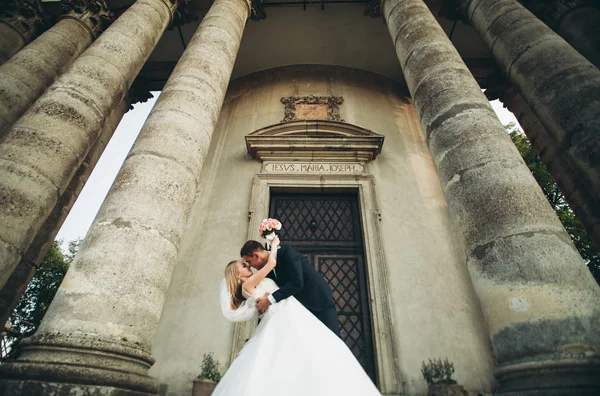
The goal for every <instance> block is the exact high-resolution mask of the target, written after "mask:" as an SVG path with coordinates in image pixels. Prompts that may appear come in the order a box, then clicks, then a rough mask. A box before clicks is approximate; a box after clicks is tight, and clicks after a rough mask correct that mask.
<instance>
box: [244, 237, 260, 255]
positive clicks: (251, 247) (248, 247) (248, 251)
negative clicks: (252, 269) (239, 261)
mask: <svg viewBox="0 0 600 396" xmlns="http://www.w3.org/2000/svg"><path fill="white" fill-rule="evenodd" d="M261 250H265V247H264V246H263V245H262V243H260V242H258V241H252V240H250V241H248V242H246V243H244V246H242V250H240V256H241V257H244V256H252V253H254V252H258V251H261Z"/></svg>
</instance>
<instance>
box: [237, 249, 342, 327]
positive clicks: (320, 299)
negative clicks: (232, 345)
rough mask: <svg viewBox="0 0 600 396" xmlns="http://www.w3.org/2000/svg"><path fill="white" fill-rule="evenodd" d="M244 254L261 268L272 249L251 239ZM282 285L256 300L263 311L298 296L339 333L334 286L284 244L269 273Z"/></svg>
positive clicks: (243, 250)
mask: <svg viewBox="0 0 600 396" xmlns="http://www.w3.org/2000/svg"><path fill="white" fill-rule="evenodd" d="M240 255H241V256H242V258H243V260H244V261H245V262H246V263H248V264H249V265H250V266H251V267H252V268H256V269H261V268H262V267H263V266H264V265H265V264H266V263H267V260H268V259H269V252H268V251H266V250H265V248H264V247H263V245H262V244H261V243H260V242H257V241H248V242H246V243H245V244H244V246H242V250H241V251H240ZM267 277H268V278H271V279H273V280H274V281H275V282H276V283H277V284H278V285H279V290H276V291H275V292H273V294H270V293H265V295H264V296H263V297H260V298H258V299H257V300H256V306H257V308H258V310H259V311H260V312H264V311H266V310H267V308H269V306H270V305H271V304H275V303H276V302H278V301H281V300H283V299H285V298H288V297H289V296H294V297H296V299H297V300H298V301H300V303H301V304H302V305H304V306H305V307H306V309H308V310H309V311H310V312H312V313H313V315H315V316H316V317H317V318H318V319H319V320H320V321H321V322H323V324H324V325H325V326H327V327H329V329H330V330H331V331H333V332H334V333H335V334H336V335H337V336H338V337H339V336H340V325H339V322H338V317H337V312H336V311H335V303H334V302H333V295H332V293H331V289H329V286H328V285H327V283H325V281H324V280H323V278H322V277H321V275H319V273H318V272H317V271H316V270H315V269H314V267H313V266H312V265H311V264H310V263H309V262H308V260H306V258H305V257H304V256H303V255H301V254H300V252H298V251H297V250H296V249H295V248H293V247H291V246H281V247H280V249H279V251H278V252H277V266H276V267H275V269H274V270H273V271H271V272H270V273H269V274H268V275H267Z"/></svg>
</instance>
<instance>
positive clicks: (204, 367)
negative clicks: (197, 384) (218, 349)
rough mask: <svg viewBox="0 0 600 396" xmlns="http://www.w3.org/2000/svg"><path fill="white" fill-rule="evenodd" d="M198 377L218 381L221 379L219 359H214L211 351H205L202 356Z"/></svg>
mask: <svg viewBox="0 0 600 396" xmlns="http://www.w3.org/2000/svg"><path fill="white" fill-rule="evenodd" d="M198 379H201V380H210V381H215V382H219V381H220V380H221V372H220V371H219V361H218V360H215V358H214V356H213V353H212V352H211V353H205V354H204V355H203V356H202V363H201V364H200V375H198Z"/></svg>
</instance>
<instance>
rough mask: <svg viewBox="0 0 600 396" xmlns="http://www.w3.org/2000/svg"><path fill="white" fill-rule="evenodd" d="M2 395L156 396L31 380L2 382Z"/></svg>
mask: <svg viewBox="0 0 600 396" xmlns="http://www.w3.org/2000/svg"><path fill="white" fill-rule="evenodd" d="M0 395H7V396H8V395H10V396H18V395H23V396H25V395H27V396H29V395H37V396H65V395H85V396H150V395H152V396H154V395H156V393H145V392H137V391H133V390H128V389H121V388H115V387H111V386H100V385H82V384H67V383H56V382H41V381H31V380H15V381H12V380H6V379H2V380H0Z"/></svg>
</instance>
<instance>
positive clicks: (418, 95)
mask: <svg viewBox="0 0 600 396" xmlns="http://www.w3.org/2000/svg"><path fill="white" fill-rule="evenodd" d="M382 8H383V14H384V18H385V20H386V22H387V26H388V29H389V31H390V33H391V36H392V38H393V41H394V45H395V47H396V53H397V55H398V58H399V60H400V65H401V67H402V70H403V72H404V77H405V79H406V82H407V85H408V88H409V90H410V92H411V94H412V97H413V100H414V105H415V108H416V110H417V114H418V115H419V118H420V120H421V125H422V127H423V131H424V133H425V136H426V141H427V144H428V146H429V149H430V151H431V155H432V157H433V160H434V163H435V165H436V167H437V171H438V175H439V179H440V183H441V185H442V188H443V189H444V194H445V196H446V200H447V202H448V209H449V211H450V214H451V215H452V218H453V220H454V223H455V224H456V226H457V229H458V230H460V231H461V233H462V236H463V239H464V243H465V248H466V256H467V263H466V264H467V267H468V269H469V272H470V274H471V279H472V281H473V285H474V287H475V290H476V292H477V294H478V297H479V300H480V302H481V307H482V311H483V313H484V316H485V318H486V321H487V324H488V329H489V333H490V339H491V341H492V345H493V348H494V351H495V354H496V358H497V362H498V369H497V371H496V373H495V374H496V377H497V378H498V380H499V382H500V392H501V393H506V394H515V395H516V394H519V395H529V394H544V395H554V394H558V390H557V389H559V388H566V390H565V393H561V394H576V391H575V389H579V392H580V393H579V394H585V393H586V392H587V394H591V393H594V392H597V391H598V389H600V383H599V382H600V381H599V379H600V369H599V367H598V365H597V362H598V359H599V356H598V351H599V350H600V349H599V347H600V334H598V331H597V329H598V325H599V323H600V306H599V305H598V301H599V299H600V288H599V287H598V285H597V284H596V282H595V280H594V279H593V277H592V275H591V274H590V273H589V271H588V270H587V268H586V267H585V265H584V263H583V260H582V259H581V257H580V256H579V254H578V252H577V250H576V249H575V247H574V246H573V244H572V243H571V240H570V238H569V235H568V234H567V233H566V232H565V230H564V229H563V227H562V225H561V223H560V221H559V220H558V218H557V217H556V216H555V214H554V212H553V210H552V208H551V207H550V205H549V204H548V202H547V201H546V198H545V197H544V194H543V193H542V191H541V189H540V188H539V186H538V185H537V183H536V181H535V179H534V178H533V176H532V175H531V172H529V169H528V168H527V166H526V165H525V163H524V162H523V160H522V159H521V156H520V155H519V153H518V151H517V150H516V148H515V147H514V144H513V143H512V141H511V140H510V138H509V136H508V135H507V134H506V132H505V130H504V127H503V126H502V124H501V123H500V122H499V120H498V119H497V118H496V115H495V113H494V112H493V110H492V108H491V107H490V105H489V103H488V101H487V99H486V97H485V96H484V95H483V93H482V92H481V89H480V88H479V85H478V84H477V82H476V81H475V80H474V78H473V76H472V75H471V73H470V72H469V70H468V68H467V67H466V65H465V64H464V63H463V61H462V59H461V57H460V56H459V54H458V53H457V51H456V49H455V48H454V47H453V45H452V43H451V42H450V41H449V40H448V38H447V36H446V34H445V33H444V31H443V30H442V29H441V27H440V26H439V25H438V23H437V22H436V20H435V18H434V17H433V15H431V12H430V11H429V9H428V8H427V6H426V5H425V3H424V2H423V1H422V0H384V1H383V4H382Z"/></svg>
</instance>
